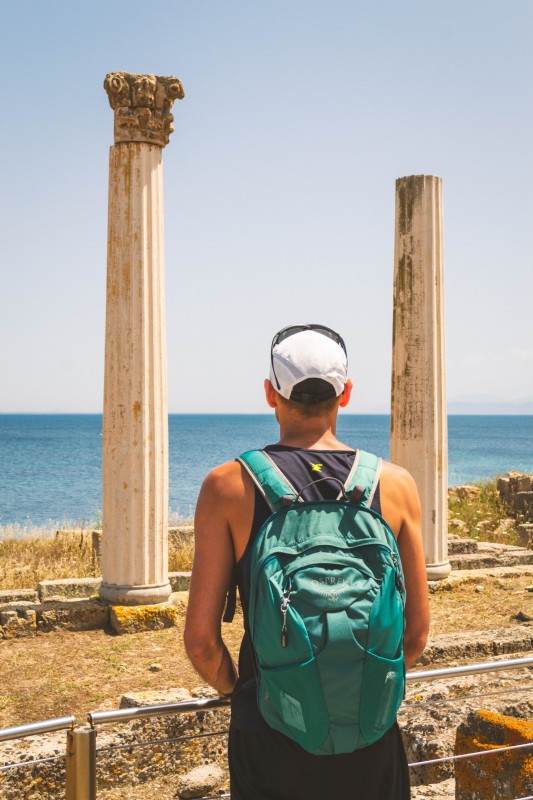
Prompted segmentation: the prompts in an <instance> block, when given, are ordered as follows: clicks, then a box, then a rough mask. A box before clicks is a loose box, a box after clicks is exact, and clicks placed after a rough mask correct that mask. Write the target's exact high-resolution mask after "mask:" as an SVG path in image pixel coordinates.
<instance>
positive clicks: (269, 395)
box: [265, 378, 278, 408]
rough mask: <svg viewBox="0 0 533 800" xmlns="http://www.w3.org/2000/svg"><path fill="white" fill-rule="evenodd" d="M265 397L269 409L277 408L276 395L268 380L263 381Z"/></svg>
mask: <svg viewBox="0 0 533 800" xmlns="http://www.w3.org/2000/svg"><path fill="white" fill-rule="evenodd" d="M265 397H266V401H267V403H268V405H269V406H270V408H277V407H278V393H277V392H276V390H275V389H274V387H273V386H272V383H271V381H270V380H269V379H268V378H266V379H265Z"/></svg>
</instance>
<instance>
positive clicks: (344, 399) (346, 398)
mask: <svg viewBox="0 0 533 800" xmlns="http://www.w3.org/2000/svg"><path fill="white" fill-rule="evenodd" d="M352 389H353V383H352V381H351V379H350V378H348V380H347V381H346V383H345V384H344V391H343V393H342V394H341V399H340V403H339V407H340V408H346V406H347V405H348V403H349V402H350V397H351V396H352Z"/></svg>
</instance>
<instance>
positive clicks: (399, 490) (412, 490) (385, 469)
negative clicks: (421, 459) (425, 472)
mask: <svg viewBox="0 0 533 800" xmlns="http://www.w3.org/2000/svg"><path fill="white" fill-rule="evenodd" d="M380 482H381V489H382V492H384V493H386V494H387V493H388V494H394V495H396V496H402V497H405V498H408V497H415V498H417V497H418V490H417V488H416V483H415V480H414V478H413V476H412V475H411V473H410V472H408V471H407V470H406V469H405V468H404V467H400V465H399V464H393V463H392V462H391V461H383V464H382V468H381V481H380Z"/></svg>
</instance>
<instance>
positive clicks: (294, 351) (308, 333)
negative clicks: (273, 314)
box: [270, 324, 348, 416]
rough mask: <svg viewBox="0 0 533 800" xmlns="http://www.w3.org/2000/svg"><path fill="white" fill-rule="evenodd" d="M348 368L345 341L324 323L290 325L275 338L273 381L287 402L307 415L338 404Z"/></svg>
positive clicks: (271, 380)
mask: <svg viewBox="0 0 533 800" xmlns="http://www.w3.org/2000/svg"><path fill="white" fill-rule="evenodd" d="M347 371H348V357H347V354H346V346H345V344H344V341H343V339H342V337H341V336H340V335H339V334H338V333H336V332H335V331H333V330H332V329H331V328H327V327H326V326H325V325H314V324H313V325H289V326H288V327H286V328H283V329H282V330H281V331H279V332H278V333H277V334H276V335H275V336H274V339H273V340H272V347H271V351H270V383H271V385H272V387H273V388H274V389H275V391H276V392H277V394H278V395H279V396H280V398H281V402H282V403H283V404H284V405H287V404H289V405H290V406H291V407H292V408H294V409H295V410H297V411H300V412H301V413H304V414H305V415H306V416H313V415H316V414H318V413H321V412H323V411H327V410H332V409H334V408H336V407H337V406H338V405H339V398H340V397H341V395H343V392H344V390H345V387H346V384H347V382H348V372H347Z"/></svg>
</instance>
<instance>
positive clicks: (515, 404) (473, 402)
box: [448, 396, 533, 415]
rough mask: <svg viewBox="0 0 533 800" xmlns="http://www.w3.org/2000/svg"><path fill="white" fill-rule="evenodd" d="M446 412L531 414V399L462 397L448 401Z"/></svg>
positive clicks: (532, 401) (532, 400)
mask: <svg viewBox="0 0 533 800" xmlns="http://www.w3.org/2000/svg"><path fill="white" fill-rule="evenodd" d="M448 414H515V415H519V414H533V399H529V398H528V399H525V400H519V401H509V400H502V399H501V398H498V397H473V396H472V397H464V398H453V399H451V400H449V401H448Z"/></svg>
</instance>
